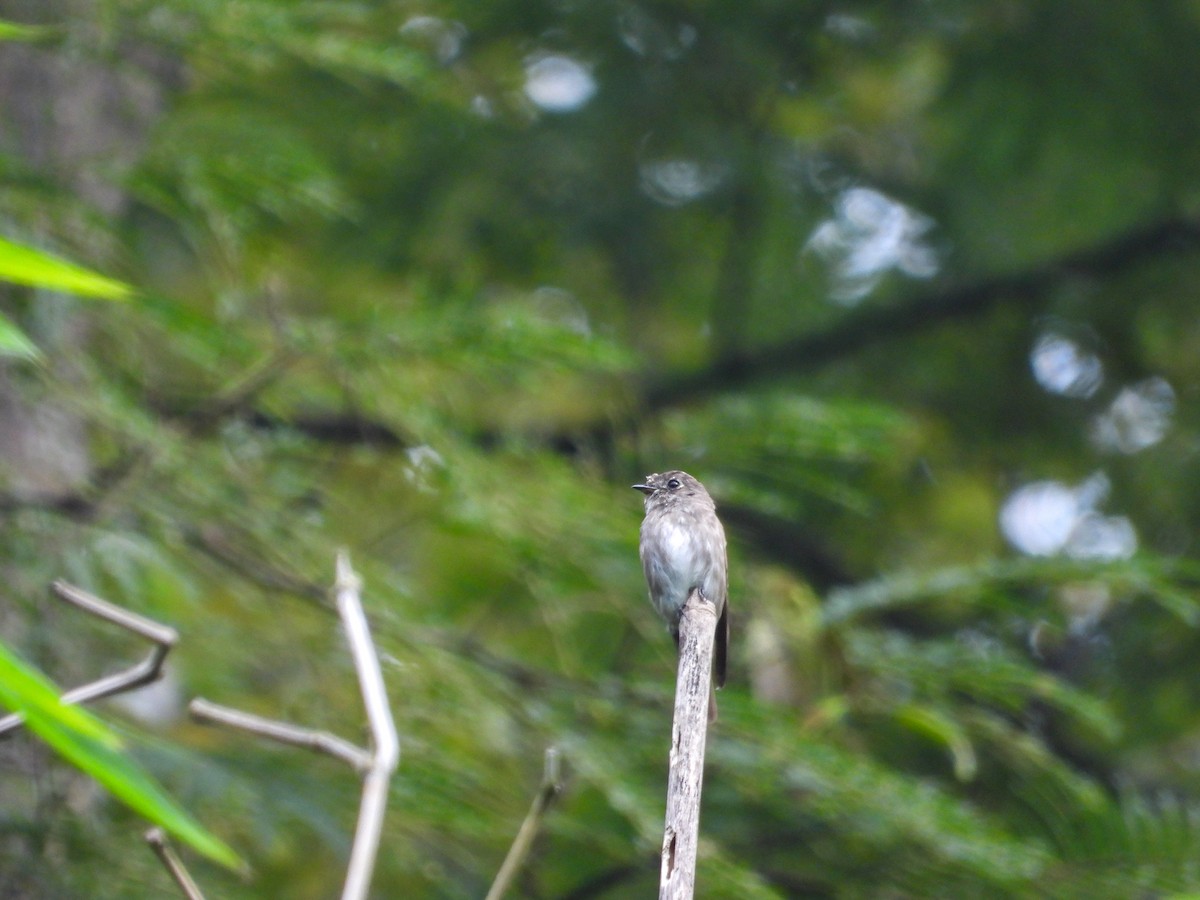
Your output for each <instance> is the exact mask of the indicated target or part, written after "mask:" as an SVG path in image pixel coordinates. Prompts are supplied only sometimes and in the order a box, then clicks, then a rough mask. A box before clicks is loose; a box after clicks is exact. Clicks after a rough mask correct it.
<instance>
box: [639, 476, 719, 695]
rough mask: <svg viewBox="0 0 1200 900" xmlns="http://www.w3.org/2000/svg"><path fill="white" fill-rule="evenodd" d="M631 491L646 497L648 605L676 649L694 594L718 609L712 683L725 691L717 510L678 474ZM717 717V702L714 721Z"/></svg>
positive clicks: (644, 551)
mask: <svg viewBox="0 0 1200 900" xmlns="http://www.w3.org/2000/svg"><path fill="white" fill-rule="evenodd" d="M633 487H634V488H636V489H637V490H639V491H641V492H642V493H643V494H645V495H646V498H645V503H646V518H645V519H643V520H642V532H641V542H640V545H639V552H640V554H641V557H642V569H643V570H644V571H645V573H646V584H647V586H648V587H649V588H650V602H651V603H653V604H654V608H655V609H657V610H658V612H659V615H661V616H662V617H663V618H664V619H665V620H666V622H667V627H668V628H670V630H671V636H672V637H674V638H675V643H676V645H678V644H679V618H680V615H681V614H682V611H683V604H684V603H685V602H686V601H687V598H688V594H690V593H691V592H692V589H693V588H698V589H699V590H700V593H701V594H702V595H703V596H704V597H705V599H707V600H710V601H711V602H712V603H713V604H714V605H715V606H716V608H717V617H718V618H717V633H716V637H715V638H714V641H715V643H714V645H713V678H714V680H715V681H716V684H717V687H723V686H724V685H725V668H726V655H727V649H728V646H729V606H728V602H727V597H726V594H727V593H728V585H729V580H728V569H729V564H728V561H727V557H726V552H725V529H724V528H722V527H721V520H720V519H718V518H717V507H716V504H715V503H713V500H712V497H710V496H709V495H708V491H706V490H705V489H704V485H702V484H701V483H700V482H699V481H697V480H696V479H695V478H693V477H692V476H691V475H689V474H688V473H687V472H680V471H678V470H674V471H671V472H662V473H661V474H654V475H648V476H647V477H646V480H645V482H644V483H643V484H635V485H633ZM715 715H716V705H715V701H714V702H713V704H712V705H711V706H710V716H715Z"/></svg>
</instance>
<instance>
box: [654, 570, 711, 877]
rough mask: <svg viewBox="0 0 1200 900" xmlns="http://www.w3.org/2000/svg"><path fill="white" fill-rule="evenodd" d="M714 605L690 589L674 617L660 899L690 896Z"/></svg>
mask: <svg viewBox="0 0 1200 900" xmlns="http://www.w3.org/2000/svg"><path fill="white" fill-rule="evenodd" d="M716 630H717V608H716V606H715V605H713V603H711V602H710V601H708V600H706V599H705V598H704V597H703V596H702V595H701V594H700V592H699V591H695V590H694V591H692V593H691V594H690V595H688V599H687V602H686V603H685V604H684V605H683V615H682V617H681V618H680V620H679V675H678V678H677V681H676V684H675V718H674V722H673V723H672V726H671V769H670V774H669V775H668V782H667V822H666V829H665V830H664V832H663V846H662V868H661V870H660V873H659V883H658V896H659V900H691V897H692V895H693V893H694V891H695V882H696V849H697V845H698V843H699V838H700V791H701V788H702V786H703V784H704V744H705V739H706V737H707V734H708V704H709V699H710V693H711V691H712V689H713V688H712V655H713V636H714V635H715V633H716Z"/></svg>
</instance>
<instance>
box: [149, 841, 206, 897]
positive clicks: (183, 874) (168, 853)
mask: <svg viewBox="0 0 1200 900" xmlns="http://www.w3.org/2000/svg"><path fill="white" fill-rule="evenodd" d="M145 839H146V843H147V844H149V845H150V849H151V850H153V851H154V855H155V856H157V857H158V861H159V862H161V863H162V864H163V868H165V869H166V870H167V873H168V874H169V875H170V876H171V879H172V880H173V881H174V882H175V884H176V885H178V887H179V890H180V891H182V892H183V896H184V897H186V898H187V900H204V895H203V894H202V893H200V888H199V887H197V886H196V882H195V881H193V880H192V876H191V875H190V874H189V873H188V870H187V868H186V867H185V866H184V864H183V861H182V860H181V859H180V858H179V857H178V856H177V855H176V853H175V851H174V850H173V849H171V844H170V843H169V842H168V841H167V835H166V832H164V831H163V830H162V829H161V828H151V829H150V830H149V831H147V832H146V834H145Z"/></svg>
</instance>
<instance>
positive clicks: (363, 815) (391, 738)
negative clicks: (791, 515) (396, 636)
mask: <svg viewBox="0 0 1200 900" xmlns="http://www.w3.org/2000/svg"><path fill="white" fill-rule="evenodd" d="M361 587H362V582H361V581H360V580H359V578H358V576H357V575H356V574H354V571H353V569H351V568H350V560H349V557H348V556H347V555H346V554H345V553H344V552H343V553H339V554H338V558H337V583H336V584H335V585H334V592H335V595H336V604H337V610H338V615H339V616H341V619H342V627H343V628H344V629H345V631H346V641H347V643H348V644H349V647H350V655H351V656H352V657H353V659H354V667H355V669H356V670H357V672H358V682H359V687H360V689H361V691H362V696H363V705H364V707H365V709H366V713H367V721H368V723H369V724H370V727H371V737H372V743H373V747H372V748H371V749H370V750H364V749H362V748H360V747H356V746H355V745H354V744H351V743H350V742H349V741H346V740H343V739H342V738H339V737H337V736H336V735H332V734H329V733H327V732H321V731H313V730H311V729H307V728H300V727H298V726H295V725H289V724H286V723H283V722H276V721H273V720H271V719H264V718H262V717H260V716H255V715H251V714H250V713H245V712H241V711H239V710H235V709H230V708H229V707H225V706H219V705H217V704H215V703H210V702H208V701H207V700H204V699H202V698H199V697H197V698H196V699H195V700H193V701H192V702H191V704H190V705H189V707H188V708H189V711H190V712H191V714H192V715H193V716H194V717H195V718H196V719H198V720H199V721H202V722H207V723H211V724H218V725H227V726H229V727H232V728H237V729H239V730H242V731H247V732H250V733H251V734H255V735H258V736H260V737H266V738H270V739H271V740H275V741H279V742H280V743H284V744H290V745H292V746H297V747H305V748H307V749H310V750H316V751H318V752H321V753H327V754H329V755H330V756H333V757H336V758H337V759H340V760H342V761H343V762H345V763H348V764H349V765H350V766H352V767H353V768H354V769H355V771H358V772H360V773H362V775H363V789H362V802H361V803H360V804H359V809H358V827H357V829H356V830H355V835H354V845H353V846H352V847H351V850H350V864H349V865H348V866H347V867H346V881H345V884H344V886H343V887H342V900H362V898H365V897H366V896H367V890H368V888H369V887H370V885H371V875H372V874H373V873H374V871H375V858H376V854H377V853H378V850H379V835H380V833H381V831H382V829H383V814H384V810H385V809H386V808H387V797H388V788H389V785H390V782H391V777H392V773H393V772H394V771H395V770H396V766H397V765H398V764H399V761H400V740H399V738H398V737H397V735H396V725H395V722H394V721H393V720H392V712H391V709H390V708H389V706H388V699H387V691H386V689H385V688H384V684H383V672H382V671H381V669H380V667H379V657H378V656H377V655H376V653H375V644H374V642H373V641H372V640H371V631H370V628H369V626H368V625H367V617H366V615H365V614H364V613H363V608H362V601H361V600H360V599H359V591H360V589H361Z"/></svg>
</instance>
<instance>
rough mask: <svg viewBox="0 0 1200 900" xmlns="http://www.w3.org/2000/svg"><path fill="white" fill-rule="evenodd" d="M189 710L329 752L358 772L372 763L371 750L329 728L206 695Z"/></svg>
mask: <svg viewBox="0 0 1200 900" xmlns="http://www.w3.org/2000/svg"><path fill="white" fill-rule="evenodd" d="M188 712H189V713H191V715H192V718H194V719H195V720H196V721H197V722H203V723H205V724H209V725H224V726H226V727H229V728H236V729H237V730H239V731H246V732H249V733H250V734H254V735H258V736H259V737H265V738H270V739H271V740H273V741H278V742H279V743H281V744H288V745H290V746H292V747H301V748H303V749H305V750H313V751H316V752H317V753H324V754H327V755H329V756H332V757H334V758H336V759H340V760H341V761H342V762H344V763H347V764H348V765H350V766H351V767H353V768H354V770H355V771H357V772H365V771H367V769H369V768H370V767H371V754H370V753H368V752H367V751H366V750H363V749H362V748H361V747H357V746H355V745H354V744H352V743H350V742H349V741H347V740H346V739H344V738H340V737H338V736H337V735H336V734H330V733H329V732H328V731H315V730H313V729H311V728H301V727H300V726H299V725H289V724H288V723H286V722H279V721H277V720H275V719H267V718H263V717H262V716H256V715H254V714H253V713H248V712H243V711H242V710H240V709H233V708H232V707H229V706H221V705H220V704H217V703H212V702H210V701H208V700H205V699H204V698H203V697H197V698H195V699H194V700H193V701H192V702H191V703H189V704H188Z"/></svg>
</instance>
